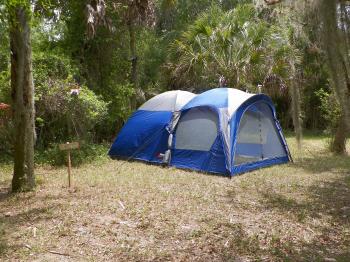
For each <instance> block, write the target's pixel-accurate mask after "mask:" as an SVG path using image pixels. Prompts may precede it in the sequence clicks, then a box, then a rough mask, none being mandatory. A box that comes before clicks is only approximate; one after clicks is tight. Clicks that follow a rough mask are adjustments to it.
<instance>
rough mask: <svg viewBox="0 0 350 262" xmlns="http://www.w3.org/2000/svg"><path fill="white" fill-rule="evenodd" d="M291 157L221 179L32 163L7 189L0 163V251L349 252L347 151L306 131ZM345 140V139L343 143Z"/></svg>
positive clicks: (149, 256)
mask: <svg viewBox="0 0 350 262" xmlns="http://www.w3.org/2000/svg"><path fill="white" fill-rule="evenodd" d="M288 143H289V145H290V147H291V151H292V154H293V156H294V160H295V163H291V164H287V165H280V166H274V167H270V168H265V169H261V170H258V171H254V172H250V173H247V174H244V175H240V176H236V177H234V178H233V179H231V180H230V179H227V178H225V177H220V176H212V175H206V174H202V173H197V172H189V171H184V170H179V169H174V168H162V167H159V166H153V165H147V164H143V163H138V162H133V163H125V162H123V161H112V160H108V159H105V160H104V161H98V162H93V163H90V164H85V165H82V166H80V167H77V168H74V170H73V173H74V176H73V183H74V188H73V189H72V190H68V189H67V188H66V184H67V177H66V176H67V175H66V170H65V168H51V167H49V166H40V167H38V168H37V170H36V173H37V178H38V187H37V190H36V191H35V192H29V193H22V194H17V195H12V194H9V193H8V186H9V185H10V179H11V172H12V168H11V166H9V165H2V166H1V167H0V168H1V169H0V260H4V261H6V260H8V261H14V260H15V261H16V260H18V261H23V260H27V261H61V260H63V261H64V260H70V261H82V260H89V261H90V260H92V261H100V260H118V261H130V260H135V261H144V260H156V261H164V260H176V261H187V260H196V261H197V260H198V261H206V260H208V261H236V260H238V261H256V260H257V261H301V260H305V261H325V260H328V261H349V260H350V250H349V246H350V158H349V157H345V156H343V157H342V156H333V155H331V154H329V153H328V152H327V151H326V149H325V148H326V144H327V138H326V137H312V136H309V137H305V140H304V146H303V149H302V151H301V152H297V150H296V145H295V140H294V138H292V137H291V138H288ZM349 149H350V148H349Z"/></svg>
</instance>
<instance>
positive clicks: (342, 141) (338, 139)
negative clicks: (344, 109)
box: [331, 116, 346, 154]
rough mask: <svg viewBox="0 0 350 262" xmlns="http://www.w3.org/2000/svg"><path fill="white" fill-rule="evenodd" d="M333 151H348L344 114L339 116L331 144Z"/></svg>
mask: <svg viewBox="0 0 350 262" xmlns="http://www.w3.org/2000/svg"><path fill="white" fill-rule="evenodd" d="M331 151H332V152H334V153H336V154H345V153H346V123H345V119H344V117H343V116H342V117H340V118H339V123H338V127H337V130H336V132H335V135H334V138H333V141H332V144H331Z"/></svg>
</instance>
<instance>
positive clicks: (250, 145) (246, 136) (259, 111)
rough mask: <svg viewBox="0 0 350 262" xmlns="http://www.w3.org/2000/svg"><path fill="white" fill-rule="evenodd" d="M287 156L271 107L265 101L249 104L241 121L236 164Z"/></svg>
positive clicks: (236, 147) (235, 157) (235, 152)
mask: <svg viewBox="0 0 350 262" xmlns="http://www.w3.org/2000/svg"><path fill="white" fill-rule="evenodd" d="M284 156H286V150H285V148H284V146H283V141H281V139H280V135H279V133H278V130H277V129H276V123H275V120H274V117H273V115H272V111H271V109H270V107H269V106H268V105H267V104H266V103H263V102H258V103H255V104H253V105H251V106H249V107H248V108H247V109H246V110H245V112H244V113H243V116H242V118H241V121H240V123H239V128H238V132H237V136H236V146H235V149H234V165H235V166H238V165H241V164H247V163H252V162H258V161H262V160H267V159H273V158H278V157H284Z"/></svg>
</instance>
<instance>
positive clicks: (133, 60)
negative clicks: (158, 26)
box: [128, 22, 138, 88]
mask: <svg viewBox="0 0 350 262" xmlns="http://www.w3.org/2000/svg"><path fill="white" fill-rule="evenodd" d="M128 27H129V36H130V54H131V75H130V81H131V83H132V84H134V87H135V88H138V86H137V53H136V32H135V26H134V25H133V23H132V22H130V23H129V26H128Z"/></svg>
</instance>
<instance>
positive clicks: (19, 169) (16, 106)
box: [9, 3, 35, 192]
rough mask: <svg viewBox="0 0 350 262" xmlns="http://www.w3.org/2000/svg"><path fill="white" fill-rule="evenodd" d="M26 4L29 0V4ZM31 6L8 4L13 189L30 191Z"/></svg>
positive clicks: (32, 142) (31, 185)
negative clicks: (12, 121)
mask: <svg viewBox="0 0 350 262" xmlns="http://www.w3.org/2000/svg"><path fill="white" fill-rule="evenodd" d="M28 5H29V3H28ZM29 12H30V6H29V7H28V8H25V7H23V6H21V5H19V4H18V5H17V6H15V7H11V10H9V14H10V46H11V96H12V103H13V106H12V108H13V119H14V128H15V144H14V173H13V179H12V191H13V192H18V191H24V190H31V189H33V188H34V186H35V176H34V140H35V138H34V136H35V129H34V114H35V112H34V84H33V75H32V54H31V44H30V24H29V23H30V21H29V20H30V17H29V16H30V14H29Z"/></svg>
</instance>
